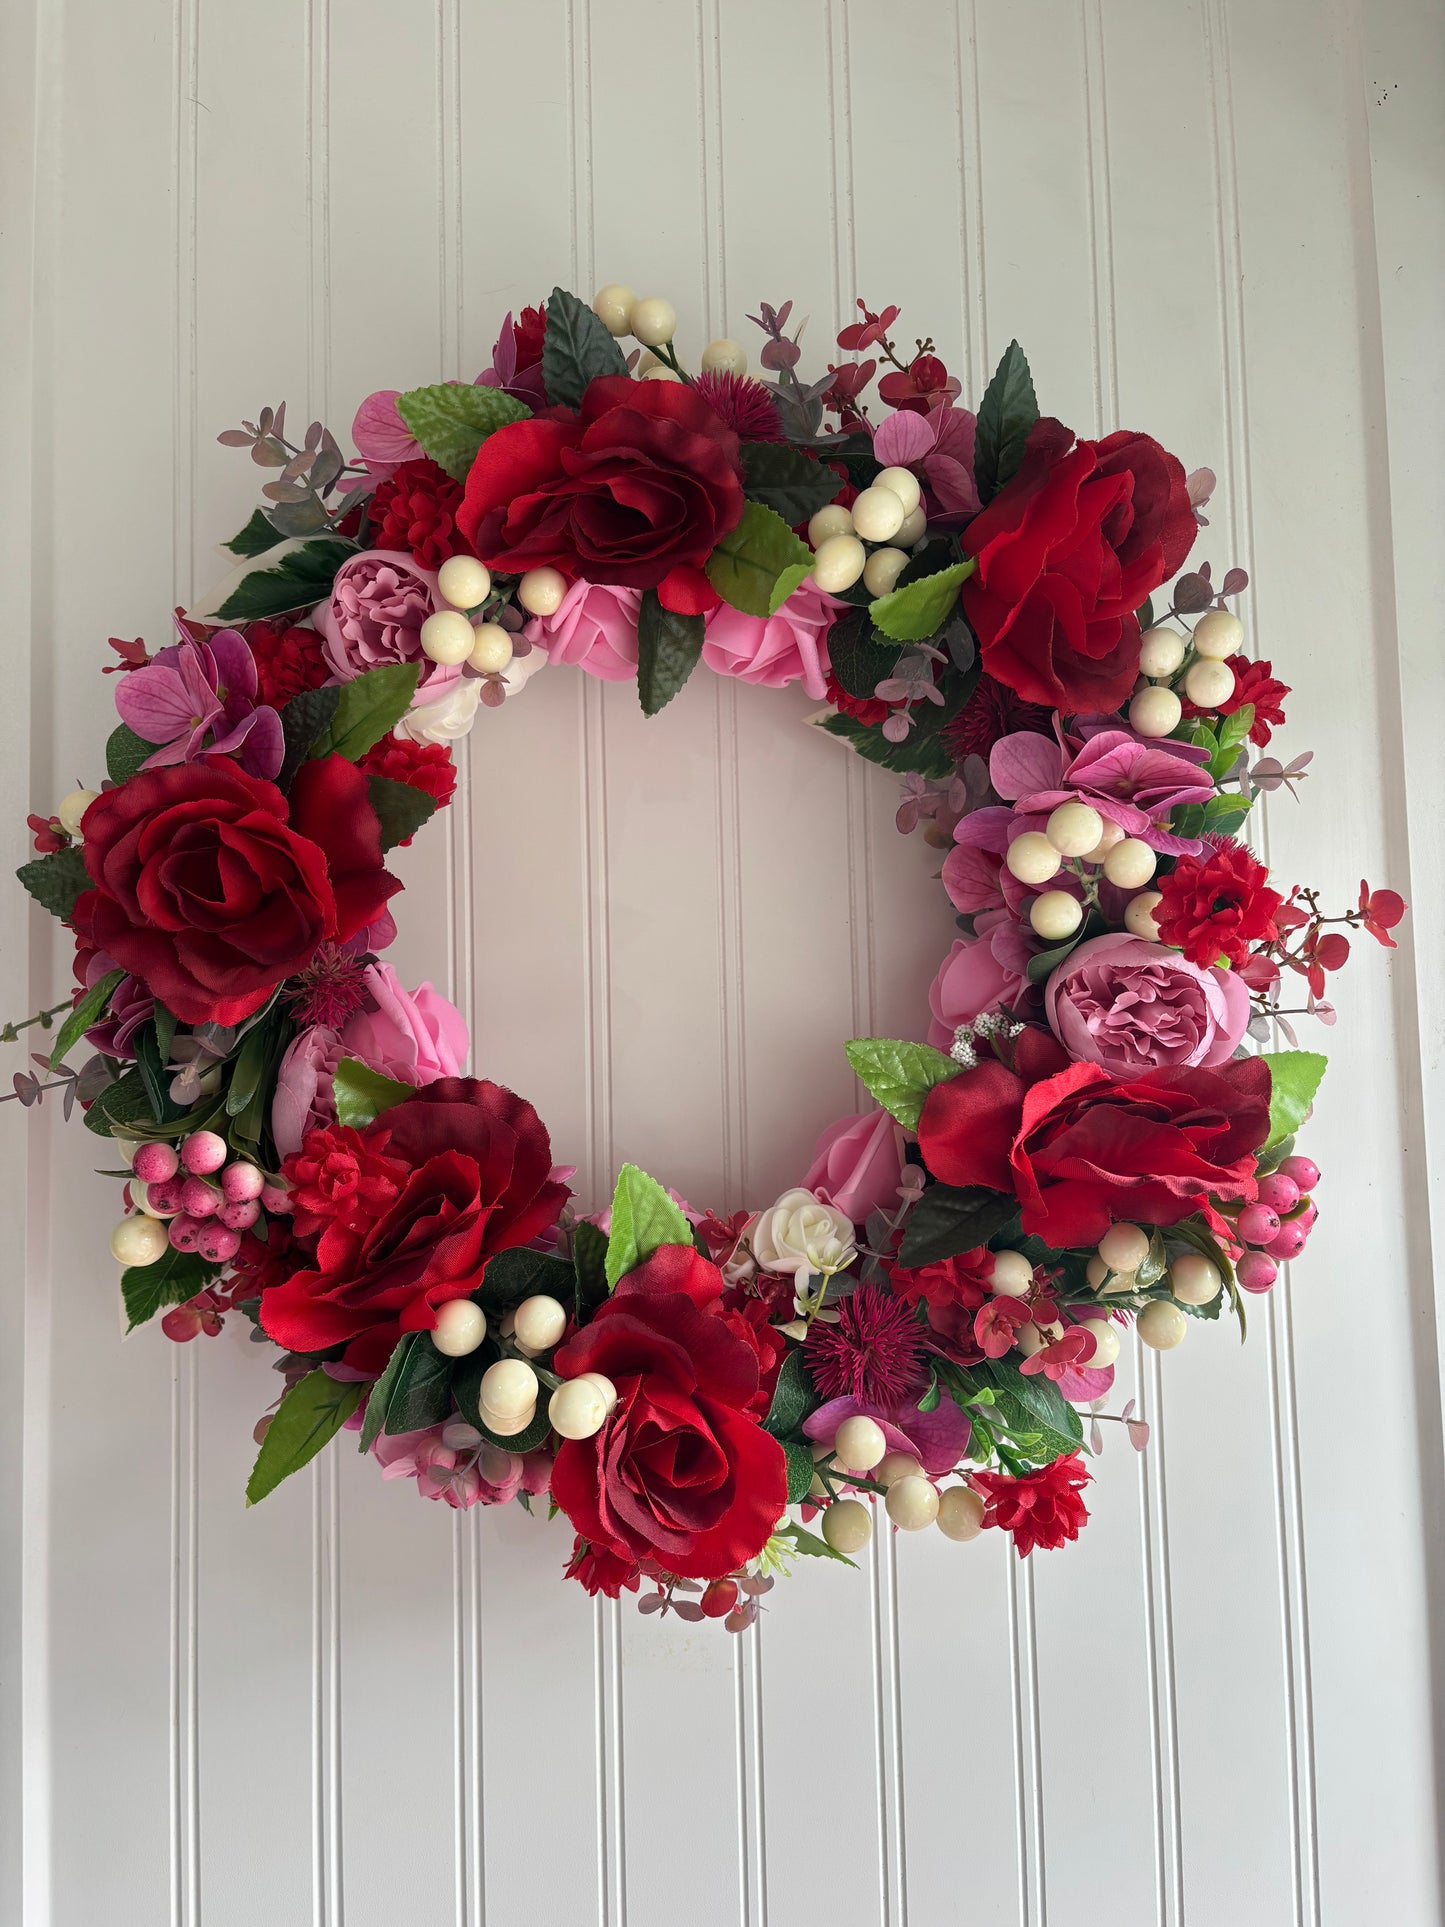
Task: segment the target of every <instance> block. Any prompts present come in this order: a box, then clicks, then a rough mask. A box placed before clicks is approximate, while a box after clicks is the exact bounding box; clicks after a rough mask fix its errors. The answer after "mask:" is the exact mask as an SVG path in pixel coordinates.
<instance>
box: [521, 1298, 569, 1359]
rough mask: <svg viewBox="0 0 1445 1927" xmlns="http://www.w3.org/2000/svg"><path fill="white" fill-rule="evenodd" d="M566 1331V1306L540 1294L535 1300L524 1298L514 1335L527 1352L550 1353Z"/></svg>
mask: <svg viewBox="0 0 1445 1927" xmlns="http://www.w3.org/2000/svg"><path fill="white" fill-rule="evenodd" d="M566 1329H567V1312H566V1308H565V1306H563V1305H562V1303H561V1302H560V1301H559V1300H558V1299H556V1298H551V1297H548V1296H547V1294H546V1293H545V1292H539V1293H538V1294H537V1296H536V1297H535V1298H524V1299H523V1300H522V1302H521V1304H520V1305H518V1307H517V1317H516V1322H515V1324H514V1325H513V1327H512V1333H513V1336H514V1337H515V1338H516V1341H517V1343H518V1344H519V1345H520V1346H522V1348H523V1349H524V1350H525V1351H529V1352H549V1351H551V1349H552V1347H553V1346H554V1345H555V1344H556V1343H557V1341H558V1339H559V1338H560V1337H561V1336H562V1334H563V1332H564V1331H566Z"/></svg>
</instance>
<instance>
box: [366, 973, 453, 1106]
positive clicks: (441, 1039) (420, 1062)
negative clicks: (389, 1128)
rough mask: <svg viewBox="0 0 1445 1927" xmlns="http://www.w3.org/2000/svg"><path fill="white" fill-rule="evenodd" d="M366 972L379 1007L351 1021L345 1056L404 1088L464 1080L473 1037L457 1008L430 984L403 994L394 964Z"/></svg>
mask: <svg viewBox="0 0 1445 1927" xmlns="http://www.w3.org/2000/svg"><path fill="white" fill-rule="evenodd" d="M361 974H362V980H363V981H364V983H365V984H366V988H367V991H368V993H369V995H370V1001H371V1004H372V1006H374V1007H373V1008H370V1009H366V1010H358V1011H357V1012H356V1013H355V1015H354V1016H351V1017H348V1018H347V1020H346V1023H345V1025H344V1026H343V1028H342V1032H341V1042H342V1044H343V1045H344V1046H345V1055H346V1056H348V1057H359V1058H360V1059H361V1061H362V1063H363V1064H369V1065H370V1066H371V1067H372V1069H373V1070H378V1071H380V1072H381V1074H382V1075H383V1076H384V1077H394V1078H396V1079H397V1080H398V1081H399V1082H400V1083H403V1084H416V1085H422V1084H431V1083H434V1082H435V1081H436V1079H437V1078H439V1077H457V1076H460V1074H461V1069H462V1066H463V1064H465V1062H466V1060H467V1051H468V1050H469V1049H470V1047H471V1039H470V1038H469V1037H468V1035H467V1026H466V1020H465V1019H464V1018H463V1016H462V1014H461V1012H460V1011H459V1010H458V1009H457V1007H456V1006H455V1004H450V1003H448V1002H447V1000H446V998H445V997H443V996H442V994H441V992H440V991H439V990H434V989H433V988H432V986H431V985H430V984H418V985H417V987H416V989H415V990H403V989H402V986H401V979H400V978H399V977H398V976H397V974H396V972H395V971H394V970H393V969H392V967H391V965H390V964H389V963H375V964H368V965H367V967H366V969H365V970H364V971H363V972H362V973H361Z"/></svg>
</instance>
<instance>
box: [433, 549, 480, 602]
mask: <svg viewBox="0 0 1445 1927" xmlns="http://www.w3.org/2000/svg"><path fill="white" fill-rule="evenodd" d="M437 588H438V590H439V591H440V592H441V595H442V597H443V599H444V600H445V601H447V602H450V603H451V605H452V607H453V608H455V609H475V608H476V606H477V604H478V603H480V602H485V601H486V599H487V597H488V596H489V595H490V594H491V590H492V572H491V570H490V569H489V568H488V567H487V565H486V563H485V562H478V560H477V558H476V557H475V556H474V555H449V556H448V557H447V559H446V561H445V562H443V564H442V565H441V567H440V568H439V569H438V570H437Z"/></svg>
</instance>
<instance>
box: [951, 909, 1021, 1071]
mask: <svg viewBox="0 0 1445 1927" xmlns="http://www.w3.org/2000/svg"><path fill="white" fill-rule="evenodd" d="M974 929H975V930H976V932H977V935H976V936H972V937H958V938H956V939H955V940H954V944H953V948H952V949H951V950H950V951H949V953H948V955H947V956H946V957H945V958H944V960H943V962H942V963H941V964H940V965H939V968H938V975H937V976H936V977H935V978H934V980H933V982H932V984H931V985H930V986H929V990H928V1008H929V1010H930V1011H931V1012H932V1022H931V1023H930V1024H929V1026H928V1041H929V1043H930V1044H932V1045H933V1046H934V1047H935V1048H936V1049H938V1050H947V1049H948V1047H949V1045H950V1044H951V1043H952V1042H953V1033H954V1032H955V1031H956V1030H957V1029H958V1026H959V1025H960V1024H971V1023H972V1022H973V1020H974V1018H975V1017H981V1016H982V1015H983V1013H984V1012H985V1011H986V1010H1002V1009H1008V1010H1013V1009H1015V1008H1017V1007H1019V1006H1020V1005H1022V1004H1023V1003H1024V1001H1025V999H1026V998H1027V996H1028V995H1029V994H1030V993H1031V992H1032V988H1033V986H1032V985H1031V984H1030V983H1029V980H1028V965H1029V959H1030V957H1032V956H1033V954H1034V945H1033V942H1032V940H1031V939H1030V937H1029V935H1028V934H1027V932H1026V931H1025V930H1024V929H1023V928H1022V927H1021V926H1020V925H1019V924H1018V923H1016V922H1015V921H1014V919H1013V918H1012V917H1011V916H1010V915H1009V913H1008V912H1007V911H1006V910H986V911H985V912H984V913H983V915H982V916H980V917H978V918H977V919H976V920H975V923H974Z"/></svg>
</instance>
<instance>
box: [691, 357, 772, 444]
mask: <svg viewBox="0 0 1445 1927" xmlns="http://www.w3.org/2000/svg"><path fill="white" fill-rule="evenodd" d="M693 387H694V388H695V389H696V390H697V392H698V393H699V394H700V395H701V396H702V398H703V400H704V401H705V402H707V403H708V405H709V407H711V409H712V411H713V413H714V414H715V415H716V416H717V418H718V420H719V421H720V422H722V423H723V424H724V426H725V427H728V428H730V429H731V430H732V431H733V433H734V434H735V435H739V436H741V437H742V439H743V440H744V441H745V442H780V441H782V439H783V424H782V422H781V421H780V420H779V419H778V405H777V403H776V402H775V401H774V400H773V398H772V396H771V395H770V394H769V393H768V391H767V389H766V388H764V386H763V384H762V383H761V382H760V381H754V380H753V379H752V377H751V376H750V375H735V374H733V372H732V370H731V369H727V368H723V369H717V370H713V371H710V372H704V373H703V374H701V375H699V376H698V378H697V380H696V381H695V382H694V383H693Z"/></svg>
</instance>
